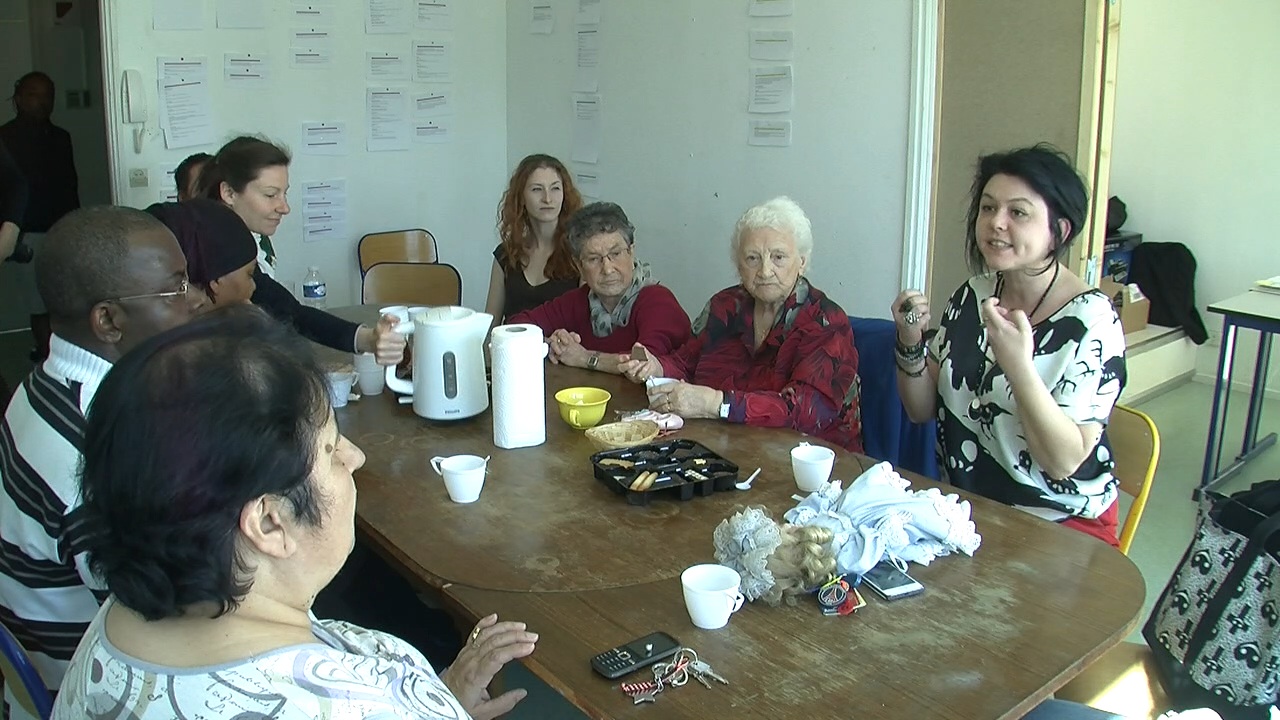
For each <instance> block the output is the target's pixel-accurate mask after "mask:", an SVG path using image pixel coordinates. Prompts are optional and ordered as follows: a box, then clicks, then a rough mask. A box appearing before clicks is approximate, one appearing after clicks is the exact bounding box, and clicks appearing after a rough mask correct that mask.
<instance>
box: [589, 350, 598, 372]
mask: <svg viewBox="0 0 1280 720" xmlns="http://www.w3.org/2000/svg"><path fill="white" fill-rule="evenodd" d="M599 364H600V353H598V352H593V353H591V357H589V358H587V369H588V370H595V369H596V366H597V365H599Z"/></svg>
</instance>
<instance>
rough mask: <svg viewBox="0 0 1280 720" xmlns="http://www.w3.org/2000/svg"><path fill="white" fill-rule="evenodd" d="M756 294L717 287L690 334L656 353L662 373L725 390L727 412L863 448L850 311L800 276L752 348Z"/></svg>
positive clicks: (751, 421)
mask: <svg viewBox="0 0 1280 720" xmlns="http://www.w3.org/2000/svg"><path fill="white" fill-rule="evenodd" d="M754 309H755V298H753V297H752V296H751V294H750V293H748V292H747V291H746V290H745V289H744V288H743V287H742V286H741V285H735V286H734V287H731V288H726V289H724V290H721V291H720V292H718V293H716V294H715V295H713V296H712V297H711V300H709V301H708V302H707V306H706V307H705V308H703V310H702V315H700V316H699V317H698V319H697V321H695V322H694V327H693V332H694V337H693V339H692V340H690V341H689V342H687V343H685V344H684V345H683V346H681V347H680V348H679V349H677V350H676V351H675V352H673V353H671V354H668V355H661V354H659V355H658V359H659V360H661V361H662V367H663V371H664V372H665V373H666V375H667V376H669V377H673V378H677V379H680V380H689V381H691V382H693V383H696V384H698V385H706V386H709V387H713V388H716V389H717V390H723V391H724V394H725V401H726V402H728V403H729V420H730V421H732V422H739V423H746V424H748V425H762V426H766V427H792V428H795V429H796V430H799V431H800V432H803V433H808V434H810V435H813V436H814V437H818V438H821V439H823V440H827V441H830V442H832V443H835V444H836V445H839V446H841V447H843V448H846V449H848V450H852V451H854V452H862V415H861V412H860V410H859V407H858V394H859V385H858V382H859V381H858V351H857V350H856V349H855V348H854V346H853V330H852V329H850V327H849V316H848V315H846V314H845V312H844V310H841V309H840V306H839V305H837V304H835V303H834V302H832V301H831V300H830V299H828V298H827V296H826V295H823V294H822V292H821V291H819V290H818V289H817V288H815V287H813V286H811V285H810V284H809V281H808V280H806V279H804V278H803V277H802V278H800V280H799V281H798V282H797V283H796V289H795V292H793V293H792V294H791V296H790V297H788V298H787V300H786V302H785V303H783V307H782V312H780V313H779V314H778V320H777V321H776V322H775V323H774V325H773V327H772V328H771V329H770V330H769V334H768V336H767V337H765V340H764V342H763V343H762V344H761V345H760V349H759V350H756V349H755V347H754V346H755V332H756V331H755V314H754V312H753V311H754Z"/></svg>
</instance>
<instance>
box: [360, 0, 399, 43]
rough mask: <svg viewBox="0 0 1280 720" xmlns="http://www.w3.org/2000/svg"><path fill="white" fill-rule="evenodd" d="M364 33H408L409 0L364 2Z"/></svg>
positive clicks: (368, 0) (366, 0)
mask: <svg viewBox="0 0 1280 720" xmlns="http://www.w3.org/2000/svg"><path fill="white" fill-rule="evenodd" d="M364 31H365V32H366V33H368V34H370V35H385V34H391V33H407V32H409V0H365V12H364Z"/></svg>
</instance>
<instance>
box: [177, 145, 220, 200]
mask: <svg viewBox="0 0 1280 720" xmlns="http://www.w3.org/2000/svg"><path fill="white" fill-rule="evenodd" d="M212 159H213V156H212V155H210V154H209V153H204V152H198V153H195V154H192V155H188V156H187V157H186V158H184V159H183V161H182V162H180V163H178V167H176V168H174V170H173V184H174V185H176V186H177V187H178V201H179V202H185V201H187V200H190V199H191V198H194V197H199V196H200V188H201V184H200V173H201V172H202V171H203V170H204V166H205V164H206V163H208V162H209V161H210V160H212Z"/></svg>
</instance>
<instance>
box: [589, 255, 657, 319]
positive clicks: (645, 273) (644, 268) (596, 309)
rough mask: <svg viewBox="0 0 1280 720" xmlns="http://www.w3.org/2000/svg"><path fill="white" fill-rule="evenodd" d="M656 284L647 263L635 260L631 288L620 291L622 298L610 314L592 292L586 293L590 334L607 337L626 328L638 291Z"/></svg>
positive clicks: (638, 294)
mask: <svg viewBox="0 0 1280 720" xmlns="http://www.w3.org/2000/svg"><path fill="white" fill-rule="evenodd" d="M656 284H658V281H657V280H654V279H653V272H652V271H651V270H650V269H649V263H642V262H640V261H639V260H636V261H635V270H634V271H633V272H632V274H631V286H630V287H628V288H627V289H626V290H623V291H622V297H621V298H620V299H619V300H618V304H617V305H615V306H614V308H613V311H612V312H610V311H609V310H606V309H605V307H604V303H602V302H600V298H598V297H596V293H595V291H594V290H592V291H591V292H589V293H587V306H588V307H589V308H590V309H591V332H592V333H593V334H594V335H595V336H596V337H608V336H609V335H612V334H613V331H614V330H617V329H618V328H620V327H626V326H627V323H628V322H630V321H631V309H632V308H633V307H634V306H635V304H636V298H637V297H639V296H640V289H641V288H643V287H645V286H648V285H656Z"/></svg>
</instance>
